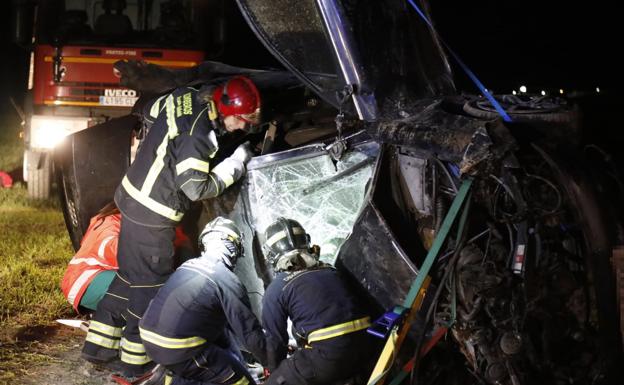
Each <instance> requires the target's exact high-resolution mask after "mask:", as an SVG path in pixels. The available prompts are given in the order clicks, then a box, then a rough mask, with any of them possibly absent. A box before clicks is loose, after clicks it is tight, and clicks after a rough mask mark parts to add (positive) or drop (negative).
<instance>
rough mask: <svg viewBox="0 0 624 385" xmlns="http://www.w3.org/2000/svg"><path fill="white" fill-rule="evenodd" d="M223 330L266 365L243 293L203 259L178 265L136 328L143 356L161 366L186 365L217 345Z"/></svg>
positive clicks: (232, 278)
mask: <svg viewBox="0 0 624 385" xmlns="http://www.w3.org/2000/svg"><path fill="white" fill-rule="evenodd" d="M226 327H229V328H230V329H231V330H232V331H233V332H234V335H235V336H236V339H237V341H239V342H240V343H242V344H243V345H244V347H245V348H246V349H247V350H248V351H250V352H251V353H252V354H253V355H254V356H255V357H256V358H257V359H258V360H259V361H260V362H262V363H264V362H266V350H265V349H266V343H265V338H264V333H263V331H262V327H261V326H260V322H259V321H258V319H257V318H256V316H255V315H254V314H253V312H252V311H251V307H250V303H249V297H248V296H247V291H246V290H245V287H244V286H243V285H242V283H241V282H240V281H239V279H238V277H237V276H236V275H235V274H234V273H233V272H232V271H231V270H229V269H228V268H227V267H226V266H225V264H224V263H223V262H222V261H221V260H220V259H219V260H217V259H213V258H210V257H206V256H203V257H199V258H195V259H191V260H189V261H187V262H185V263H183V264H182V265H181V266H180V267H179V268H178V269H177V270H176V271H175V272H174V273H173V274H172V275H171V277H169V279H168V280H167V283H165V285H164V286H163V287H161V288H160V290H159V291H158V294H156V297H154V299H153V300H152V302H151V303H150V305H149V307H148V308H147V310H146V312H145V313H144V315H143V318H142V319H141V322H140V323H139V330H140V332H141V340H142V341H143V345H144V346H145V349H146V352H147V354H148V355H149V356H150V357H151V358H152V359H153V360H154V361H155V362H157V363H159V364H162V365H172V364H176V363H180V362H183V361H186V360H188V359H191V358H192V357H194V356H195V355H197V354H198V353H199V352H201V351H202V350H204V349H205V348H206V346H207V345H208V344H210V343H214V342H215V341H217V340H222V337H223V334H224V333H225V329H226Z"/></svg>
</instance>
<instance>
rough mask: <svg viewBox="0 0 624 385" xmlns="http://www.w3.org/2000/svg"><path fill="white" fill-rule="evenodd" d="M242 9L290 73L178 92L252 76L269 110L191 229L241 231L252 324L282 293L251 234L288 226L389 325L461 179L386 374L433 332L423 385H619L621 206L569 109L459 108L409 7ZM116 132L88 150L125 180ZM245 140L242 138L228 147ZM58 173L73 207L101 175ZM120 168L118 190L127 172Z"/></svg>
mask: <svg viewBox="0 0 624 385" xmlns="http://www.w3.org/2000/svg"><path fill="white" fill-rule="evenodd" d="M238 4H239V6H240V9H241V11H242V13H243V15H244V16H245V18H246V19H247V21H248V22H249V23H250V26H251V28H252V29H253V30H254V32H256V34H257V36H258V37H259V38H260V40H261V41H262V42H263V43H264V44H265V45H266V47H267V48H268V49H269V50H270V51H271V52H272V53H273V54H274V55H275V56H276V57H277V59H278V60H280V62H281V63H282V64H283V65H284V66H285V67H286V68H287V69H288V70H289V72H285V71H264V70H263V71H259V70H250V69H244V68H241V69H238V68H236V67H229V66H220V65H219V64H215V63H206V64H204V65H205V66H206V67H205V68H204V69H205V71H203V72H202V71H197V72H196V74H195V76H193V77H192V80H189V75H188V73H179V74H178V76H179V79H184V80H183V82H185V83H195V84H205V83H208V84H211V83H214V82H218V81H219V80H220V79H222V77H223V76H226V75H228V74H232V73H244V74H247V75H248V76H250V77H251V78H252V79H254V81H255V82H256V83H257V84H258V85H259V88H260V89H261V91H262V92H263V94H264V93H266V95H267V100H269V101H270V103H271V104H270V105H271V108H270V110H269V111H268V113H267V115H266V116H265V120H266V121H267V122H268V123H267V124H269V122H270V126H272V130H273V131H272V135H273V136H272V137H270V136H267V138H268V139H267V138H265V137H263V136H262V135H258V134H256V136H255V137H254V136H251V139H252V140H255V143H256V144H257V149H258V152H260V153H261V155H259V156H256V157H254V158H253V159H252V161H251V162H250V163H249V165H248V168H247V174H246V177H245V178H244V180H243V181H242V182H241V183H239V185H238V187H237V188H233V189H231V190H228V192H226V193H225V194H224V195H223V196H222V197H220V198H219V199H215V200H210V201H205V202H203V204H202V205H201V206H202V207H198V209H197V210H196V213H197V215H199V216H200V217H199V219H198V218H197V215H195V216H193V215H191V216H189V217H190V218H191V219H190V221H191V222H192V221H197V220H198V221H199V223H202V224H203V223H205V222H207V221H208V220H210V219H211V218H214V217H215V216H217V215H223V216H227V217H229V218H231V219H232V220H234V221H235V222H236V223H237V224H238V225H239V227H240V229H241V230H242V231H243V233H244V243H245V247H244V249H245V255H246V258H243V260H242V261H240V262H239V264H238V266H237V274H238V275H239V276H240V277H241V280H242V281H243V283H244V284H245V286H246V287H247V289H248V291H249V293H250V297H251V300H252V305H253V307H254V310H255V311H256V312H258V313H259V311H260V306H261V299H262V294H263V292H264V287H265V285H266V284H268V282H269V281H270V279H271V271H270V266H267V264H266V262H265V261H264V257H263V255H262V250H261V247H260V245H261V244H262V242H263V241H264V240H263V239H260V237H261V234H262V233H263V231H264V230H265V228H266V227H267V226H268V225H269V224H270V223H271V222H273V221H274V220H275V219H276V218H278V217H287V218H292V219H295V220H297V221H299V222H300V223H301V224H302V225H303V226H304V227H305V228H306V229H308V231H309V232H310V234H311V237H312V239H313V240H314V241H315V243H317V244H318V245H319V246H320V250H321V259H322V260H323V261H324V262H328V263H331V264H333V265H335V266H336V267H337V268H338V269H339V270H340V271H341V272H342V273H343V274H344V275H345V276H347V277H348V278H349V280H350V281H351V282H352V284H353V285H354V287H355V288H356V289H357V290H358V293H360V295H361V296H362V298H364V299H366V300H367V303H368V304H369V305H370V311H371V313H373V314H372V315H374V316H377V317H380V316H382V315H383V313H384V312H385V311H386V310H388V309H392V308H393V307H394V306H396V305H397V304H400V303H401V302H402V301H403V300H404V299H405V298H406V297H407V296H408V293H409V291H410V287H411V285H412V283H413V281H414V280H415V279H416V277H418V275H419V271H420V269H421V266H422V265H423V262H424V261H425V258H426V256H427V253H428V251H429V250H430V249H431V247H432V244H433V243H434V241H435V239H436V236H437V235H438V234H439V233H440V232H441V230H442V228H443V222H444V219H445V217H446V216H447V215H448V213H449V211H450V210H449V209H450V207H451V206H452V204H453V202H454V200H455V198H456V197H457V196H458V192H459V190H460V188H461V185H462V181H465V180H466V179H470V180H471V181H472V188H471V193H470V194H469V195H468V198H467V199H468V200H469V202H470V203H469V204H467V205H466V206H464V209H463V210H466V214H465V215H466V220H465V226H454V227H452V228H451V231H450V233H449V236H448V238H447V239H446V242H445V243H444V246H443V247H442V249H441V252H440V253H439V254H438V255H437V258H436V259H435V261H434V262H433V265H432V267H431V270H430V271H429V276H430V278H431V284H430V285H429V288H428V290H427V294H426V296H425V299H424V304H423V306H422V307H421V310H420V311H419V312H418V314H417V316H416V319H415V321H414V322H413V323H412V327H411V330H410V332H409V334H408V337H407V342H406V344H405V346H404V347H403V349H401V350H400V352H399V353H398V354H397V356H396V360H395V362H394V365H393V366H392V368H393V369H392V370H390V372H391V373H394V372H396V371H397V370H398V369H400V368H401V367H402V366H403V365H404V364H405V363H406V362H408V361H409V359H410V358H412V357H413V356H414V357H419V352H420V351H421V349H422V347H423V345H426V342H427V341H430V340H431V339H432V335H434V334H435V333H434V332H433V331H437V330H443V332H444V333H446V335H447V338H446V339H440V340H439V341H438V342H437V343H436V344H434V345H435V346H433V348H432V349H430V350H428V351H429V353H428V354H427V355H426V356H425V357H424V358H421V359H420V360H419V364H418V365H416V367H417V368H418V369H417V372H416V374H415V376H416V377H419V378H421V379H426V382H427V383H433V384H438V383H439V384H442V383H459V382H460V381H461V382H463V383H487V384H514V385H516V384H529V383H556V384H559V383H561V384H563V383H566V384H585V383H605V384H607V383H612V381H613V380H614V379H617V378H621V377H618V376H620V375H621V372H620V371H621V369H620V368H619V367H618V366H619V365H618V364H619V363H621V362H622V361H621V360H622V336H621V329H620V320H619V314H618V299H617V295H616V293H617V289H616V288H617V283H616V280H615V275H614V268H613V266H612V265H611V255H612V253H613V250H614V249H616V247H617V246H618V245H620V244H621V243H622V242H624V239H623V236H622V234H621V232H619V231H617V230H618V229H620V228H621V226H622V217H621V216H620V215H619V212H617V211H616V210H611V211H610V210H609V209H608V207H606V206H605V203H606V202H605V199H606V198H605V197H607V196H611V195H609V194H614V193H615V196H617V190H614V188H613V187H612V185H611V184H608V183H607V182H605V178H604V174H603V173H602V171H601V170H599V169H598V170H597V169H596V168H595V167H594V165H595V164H596V163H595V162H594V163H591V162H590V160H589V158H590V155H591V154H590V153H591V147H587V146H586V144H585V143H582V141H581V139H580V137H579V134H578V133H579V125H578V111H576V110H575V109H574V108H573V106H570V105H568V104H567V103H566V102H565V101H564V100H560V99H557V98H537V97H536V98H532V99H527V100H519V99H512V98H509V97H507V98H505V97H499V98H498V99H499V100H500V101H501V102H502V103H503V106H504V107H505V108H507V109H508V112H509V116H510V117H511V118H512V122H504V121H503V119H501V118H500V117H499V116H498V115H497V114H496V113H495V112H493V111H494V110H495V109H494V108H493V107H492V106H491V104H488V102H487V101H486V100H484V98H482V97H479V96H465V95H462V96H460V95H456V93H455V88H454V85H453V81H452V74H451V71H450V67H449V64H448V62H447V59H446V56H445V54H444V52H443V50H442V49H441V45H440V42H439V41H438V39H437V36H436V34H435V32H434V31H433V30H432V29H430V28H429V27H428V26H427V25H426V24H425V23H422V22H420V20H418V19H417V15H415V14H414V13H413V12H412V13H410V12H409V11H410V8H409V4H408V3H407V2H403V1H398V0H397V1H394V0H389V1H384V2H357V1H349V0H344V1H337V0H317V1H312V0H310V1H296V2H295V1H288V0H262V1H258V0H255V1H245V0H238ZM371 30H372V31H383V33H381V32H380V33H371V32H370V31H371ZM381 35H383V36H381ZM202 73H204V74H208V73H209V74H210V75H197V74H202ZM138 79H140V76H139V77H138ZM174 83H175V81H174ZM129 87H132V85H129ZM135 87H137V88H141V86H138V85H135ZM145 87H148V88H149V87H150V85H145ZM162 88H163V87H161V86H158V87H153V89H155V90H156V91H154V93H158V92H162ZM164 88H167V87H166V86H165V87H164ZM139 91H141V89H139ZM143 91H145V90H143ZM518 105H520V106H521V107H523V108H520V109H513V108H509V107H510V106H518ZM514 111H516V112H514ZM126 119H132V118H126ZM109 124H113V123H109ZM131 125H132V124H130V125H129V124H128V122H123V123H122V124H120V126H123V127H128V126H131ZM98 130H99V131H98ZM270 130H271V128H270ZM96 132H99V133H96ZM104 132H110V130H108V131H106V130H105V129H103V128H101V127H99V128H95V130H93V129H92V130H87V131H84V132H81V133H79V134H76V135H75V136H74V137H73V138H71V141H70V142H69V144H68V145H73V146H74V148H75V151H74V152H73V153H74V154H77V153H78V152H79V151H84V149H85V148H88V146H89V145H87V144H85V143H93V141H94V140H97V139H93V138H94V137H97V135H104V136H105V135H106V134H104ZM115 132H117V133H118V135H119V139H118V140H117V143H118V142H120V141H121V142H124V143H125V145H124V146H122V147H115V146H114V145H111V148H106V149H105V148H104V146H103V147H101V148H100V149H98V150H95V151H102V154H101V155H100V156H102V157H105V156H109V155H105V152H108V153H111V152H112V151H113V148H112V147H114V151H117V152H120V151H121V152H123V153H124V155H123V157H122V156H119V155H114V159H116V162H118V163H125V164H126V167H127V162H129V158H127V156H126V155H125V154H129V140H128V137H129V132H128V131H123V130H115ZM94 135H95V136H94ZM108 137H109V138H111V136H110V135H109V136H108ZM246 139H249V137H248V138H240V137H233V138H231V142H232V144H231V146H227V145H226V146H224V148H223V149H222V150H223V151H224V152H227V151H228V150H229V149H230V147H231V148H232V149H233V148H234V147H235V144H237V143H240V142H241V141H242V140H246ZM108 140H109V141H111V143H113V142H114V140H113V139H108ZM85 146H86V147H85ZM588 148H589V150H587V149H588ZM81 149H83V150H81ZM91 156H94V155H93V153H92V155H91ZM111 156H113V155H111ZM59 164H60V165H61V169H62V170H63V171H64V176H63V179H62V180H63V181H64V183H66V184H68V185H70V186H69V187H66V191H67V190H68V189H74V190H75V191H82V190H80V189H81V187H79V186H83V185H84V184H83V183H84V182H83V181H84V180H85V179H83V181H78V180H77V179H80V178H81V176H80V173H84V174H85V178H86V177H89V175H90V176H91V177H92V176H93V175H97V174H98V173H99V172H100V171H99V168H98V169H97V170H96V169H95V166H94V168H93V169H89V167H90V166H89V165H88V164H87V165H86V166H83V168H77V167H75V162H73V163H72V161H71V160H68V159H65V160H59ZM72 165H74V166H73V170H74V171H73V173H71V172H69V171H68V170H72ZM98 167H99V166H98ZM113 168H114V169H115V170H118V174H119V175H118V176H119V180H120V179H121V177H122V176H123V172H124V171H125V169H121V168H120V167H119V166H114V167H113ZM87 169H88V170H89V171H88V172H87V171H85V170H87ZM115 177H116V176H115V175H111V177H110V179H111V180H112V181H114V179H115ZM72 178H73V179H72ZM114 187H116V186H115V183H113V182H111V183H110V186H103V187H102V188H100V190H99V192H100V194H98V196H97V198H96V197H95V196H90V197H89V198H86V195H77V196H85V198H82V199H88V200H89V201H90V202H92V204H91V206H84V205H83V206H81V207H83V209H82V211H81V212H80V214H77V215H74V217H72V216H71V215H69V214H68V212H70V213H71V210H69V211H68V210H66V220H67V218H68V216H69V220H70V221H74V222H75V223H78V222H80V221H79V220H78V219H76V218H77V217H78V216H82V217H85V218H89V217H90V215H91V214H92V213H93V211H91V212H89V210H94V211H95V210H96V209H97V207H96V206H97V205H99V204H100V203H101V204H103V203H105V202H106V199H110V197H112V189H114ZM84 191H85V192H84V193H83V194H87V190H84ZM89 191H91V190H89ZM614 191H615V192H614ZM106 194H108V198H105V197H106ZM64 202H65V206H66V207H67V205H70V204H74V205H78V206H80V204H79V203H78V204H77V203H76V199H65V200H64ZM191 226H192V224H191ZM74 227H75V228H79V227H80V226H74ZM371 338H373V337H371Z"/></svg>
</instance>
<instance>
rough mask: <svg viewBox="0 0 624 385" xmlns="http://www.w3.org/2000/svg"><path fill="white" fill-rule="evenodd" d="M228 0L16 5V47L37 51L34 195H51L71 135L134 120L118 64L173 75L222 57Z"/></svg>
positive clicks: (29, 145)
mask: <svg viewBox="0 0 624 385" xmlns="http://www.w3.org/2000/svg"><path fill="white" fill-rule="evenodd" d="M222 4H223V1H220V0H215V1H212V0H209V1H200V0H14V8H15V10H16V15H15V17H14V19H15V20H14V23H15V31H14V32H15V37H16V41H18V42H21V44H22V45H23V46H27V47H28V48H29V49H30V51H31V55H30V70H29V79H28V93H27V96H26V101H25V103H24V111H25V116H26V118H25V125H24V140H25V149H24V180H25V181H26V182H27V185H28V195H29V196H30V197H32V198H36V199H43V198H47V197H48V196H49V195H50V191H51V186H52V182H53V180H54V178H53V175H54V162H53V156H52V154H53V152H54V151H55V149H57V150H56V151H60V146H59V145H60V143H61V142H62V141H63V139H64V138H65V137H66V136H67V135H70V134H73V133H75V132H78V131H81V130H85V129H86V128H89V127H92V126H95V125H98V124H101V123H104V122H107V121H108V120H110V119H111V118H115V117H120V116H124V115H127V114H128V113H129V112H130V109H131V108H132V106H133V105H134V103H135V101H136V100H137V98H138V97H139V95H138V94H137V92H136V91H134V90H130V89H127V88H124V87H122V86H121V85H120V81H119V78H118V77H116V75H115V73H114V71H113V64H114V63H115V62H117V61H118V60H140V61H144V62H146V63H154V64H158V65H161V66H165V67H169V68H173V69H176V68H187V67H191V66H195V65H197V64H199V63H200V62H201V61H202V60H203V59H204V57H205V54H206V53H207V52H208V53H210V52H211V51H213V52H214V51H218V49H219V47H218V46H219V42H220V39H222V36H220V35H222V34H221V33H220V31H219V30H218V29H219V26H220V25H222V19H223V16H222V15H221V14H220V12H219V9H220V7H221V6H222Z"/></svg>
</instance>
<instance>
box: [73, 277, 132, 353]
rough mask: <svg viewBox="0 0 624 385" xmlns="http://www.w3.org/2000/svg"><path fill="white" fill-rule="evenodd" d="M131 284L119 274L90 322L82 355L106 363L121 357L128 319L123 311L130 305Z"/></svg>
mask: <svg viewBox="0 0 624 385" xmlns="http://www.w3.org/2000/svg"><path fill="white" fill-rule="evenodd" d="M129 291H130V286H129V285H128V284H127V282H125V281H123V280H122V279H120V278H119V276H118V275H116V276H115V279H113V281H112V282H111V284H110V286H109V287H108V291H107V292H106V295H105V296H104V297H103V298H102V300H101V301H100V302H99V303H98V305H97V310H96V312H95V314H94V315H93V318H92V319H91V322H90V324H89V332H88V333H87V337H86V339H85V344H84V347H83V348H82V356H83V357H84V358H85V359H87V360H89V361H91V362H94V363H106V362H110V361H113V360H115V359H117V358H119V347H120V342H121V334H122V329H123V327H124V325H125V324H126V321H125V319H124V315H123V313H124V312H125V311H126V308H127V307H128V292H129Z"/></svg>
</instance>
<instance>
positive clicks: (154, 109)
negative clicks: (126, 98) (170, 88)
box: [149, 95, 167, 118]
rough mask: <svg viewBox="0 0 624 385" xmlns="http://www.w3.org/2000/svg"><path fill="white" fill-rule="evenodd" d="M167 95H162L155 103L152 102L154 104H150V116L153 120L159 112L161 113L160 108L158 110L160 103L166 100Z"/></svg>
mask: <svg viewBox="0 0 624 385" xmlns="http://www.w3.org/2000/svg"><path fill="white" fill-rule="evenodd" d="M166 97H167V95H163V96H161V97H159V98H158V99H156V101H155V102H154V104H152V108H150V112H149V113H150V115H151V116H152V117H153V118H157V117H158V114H159V113H160V111H162V108H160V102H161V101H162V100H163V99H164V98H166Z"/></svg>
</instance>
